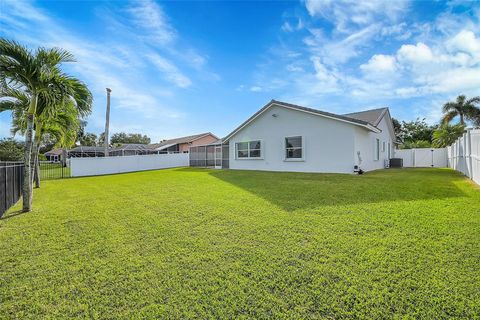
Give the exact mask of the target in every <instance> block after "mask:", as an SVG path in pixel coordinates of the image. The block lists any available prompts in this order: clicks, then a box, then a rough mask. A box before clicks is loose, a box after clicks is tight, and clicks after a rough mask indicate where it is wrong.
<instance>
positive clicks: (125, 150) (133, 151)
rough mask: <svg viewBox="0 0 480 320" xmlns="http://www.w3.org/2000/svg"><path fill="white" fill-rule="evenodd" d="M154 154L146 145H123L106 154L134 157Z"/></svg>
mask: <svg viewBox="0 0 480 320" xmlns="http://www.w3.org/2000/svg"><path fill="white" fill-rule="evenodd" d="M153 153H156V152H155V151H152V148H151V147H150V145H148V144H141V143H124V144H122V145H120V146H118V147H116V148H114V149H112V150H110V152H109V153H108V154H109V155H110V156H134V155H145V154H153Z"/></svg>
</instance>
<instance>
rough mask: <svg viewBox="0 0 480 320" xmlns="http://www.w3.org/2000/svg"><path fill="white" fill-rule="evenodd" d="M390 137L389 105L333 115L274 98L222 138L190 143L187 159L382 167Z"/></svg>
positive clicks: (349, 169)
mask: <svg viewBox="0 0 480 320" xmlns="http://www.w3.org/2000/svg"><path fill="white" fill-rule="evenodd" d="M394 141H395V134H394V130H393V123H392V119H391V117H390V112H389V110H388V108H381V109H375V110H368V111H363V112H356V113H351V114H347V115H337V114H333V113H329V112H323V111H319V110H316V109H311V108H305V107H302V106H298V105H293V104H289V103H285V102H280V101H275V100H272V101H271V102H270V103H268V104H267V105H266V106H264V107H263V108H262V109H260V110H259V111H258V112H256V113H255V114H254V115H253V116H251V117H250V118H249V119H247V120H246V121H245V122H244V123H242V124H241V125H240V126H239V127H238V128H236V129H235V130H233V131H232V132H231V133H230V134H229V135H227V136H226V137H225V138H224V139H223V141H222V144H220V143H216V144H215V145H211V146H205V147H203V148H204V149H202V147H197V148H192V153H193V154H192V153H191V159H193V160H191V163H194V164H195V163H207V164H208V163H212V162H211V161H210V162H209V161H208V159H214V158H219V159H222V167H224V168H225V167H230V168H231V169H244V170H266V171H295V172H331V173H353V172H354V170H355V166H359V167H360V168H361V169H362V170H364V171H370V170H375V169H381V168H384V167H385V164H386V162H387V161H388V159H389V158H391V157H393V143H394ZM222 150H223V151H222ZM199 152H200V153H199ZM201 152H204V154H203V153H201ZM220 152H222V153H223V154H222V155H218V153H220ZM226 153H227V154H226ZM204 158H205V159H207V161H203V159H204ZM227 158H228V159H227ZM199 159H202V161H203V162H202V161H200V160H199ZM227 162H228V163H227ZM219 163H220V162H219V161H217V162H215V165H216V166H217V167H218V164H219Z"/></svg>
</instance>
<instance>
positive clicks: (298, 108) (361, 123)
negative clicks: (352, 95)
mask: <svg viewBox="0 0 480 320" xmlns="http://www.w3.org/2000/svg"><path fill="white" fill-rule="evenodd" d="M272 106H278V107H282V108H287V109H291V110H296V111H300V112H305V113H309V114H313V115H317V116H321V117H325V118H329V119H333V120H337V121H342V122H346V123H350V124H352V125H357V126H361V127H364V128H366V129H367V130H370V131H373V132H377V133H378V132H381V130H380V129H378V128H377V127H376V126H374V125H372V124H371V123H369V122H367V121H364V120H361V119H355V118H351V117H348V116H346V115H338V114H334V113H330V112H325V111H320V110H317V109H312V108H307V107H302V106H299V105H295V104H291V103H286V102H282V101H277V100H272V101H270V102H269V103H267V104H266V105H265V106H264V107H263V108H261V109H260V110H258V111H257V112H256V113H254V114H253V115H252V116H251V117H250V118H248V119H247V120H246V121H245V122H243V123H242V124H241V125H240V126H238V127H237V128H236V129H235V130H233V131H232V132H231V133H230V134H228V135H227V136H226V137H225V138H224V139H223V142H226V141H228V140H229V139H230V138H231V137H232V136H233V135H235V134H236V133H237V132H239V131H240V130H242V129H243V128H244V127H246V126H247V125H248V124H249V123H251V122H252V121H254V120H255V119H256V118H257V117H258V116H260V115H261V114H262V113H264V112H265V111H267V110H268V109H269V108H271V107H272Z"/></svg>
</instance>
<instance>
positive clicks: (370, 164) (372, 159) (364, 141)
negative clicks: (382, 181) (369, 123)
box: [354, 115, 394, 171]
mask: <svg viewBox="0 0 480 320" xmlns="http://www.w3.org/2000/svg"><path fill="white" fill-rule="evenodd" d="M388 121H391V120H390V119H389V117H388V115H385V116H384V117H383V118H382V120H381V121H380V123H379V124H378V125H377V128H379V129H380V130H382V132H380V133H375V132H371V131H367V130H365V129H364V128H361V127H355V154H354V156H355V164H356V165H359V164H360V168H361V169H362V170H364V171H371V170H377V169H383V168H385V161H386V160H388V159H389V148H390V158H393V157H394V154H393V151H394V147H393V141H394V136H393V135H392V134H393V133H392V129H391V128H389V125H388ZM376 139H378V140H379V148H380V149H379V157H378V160H377V159H376V155H375V153H376V149H375V144H376ZM358 152H360V157H361V159H362V161H361V163H359V158H358Z"/></svg>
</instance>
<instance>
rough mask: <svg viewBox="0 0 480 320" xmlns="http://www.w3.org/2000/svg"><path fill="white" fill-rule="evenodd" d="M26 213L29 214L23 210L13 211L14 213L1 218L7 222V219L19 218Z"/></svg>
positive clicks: (8, 213)
mask: <svg viewBox="0 0 480 320" xmlns="http://www.w3.org/2000/svg"><path fill="white" fill-rule="evenodd" d="M24 213H28V212H23V211H22V210H16V211H12V212H8V211H7V213H5V214H4V215H3V216H2V217H1V218H0V220H7V219H10V218H13V217H16V216H19V215H22V214H24Z"/></svg>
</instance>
